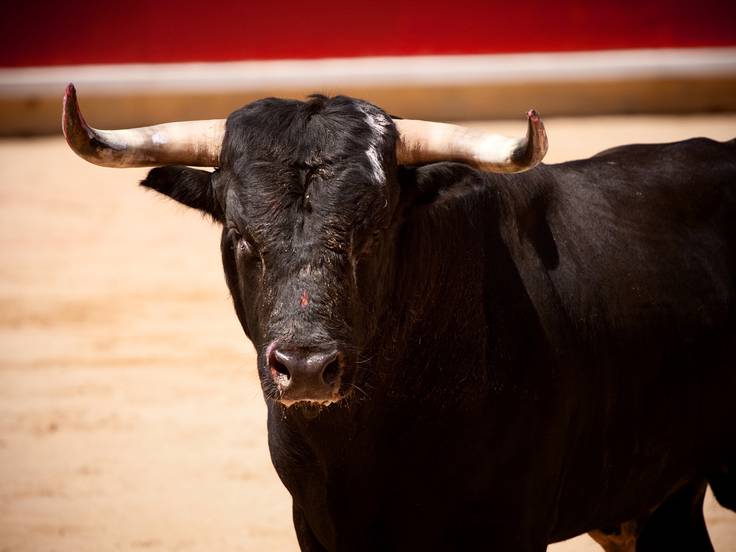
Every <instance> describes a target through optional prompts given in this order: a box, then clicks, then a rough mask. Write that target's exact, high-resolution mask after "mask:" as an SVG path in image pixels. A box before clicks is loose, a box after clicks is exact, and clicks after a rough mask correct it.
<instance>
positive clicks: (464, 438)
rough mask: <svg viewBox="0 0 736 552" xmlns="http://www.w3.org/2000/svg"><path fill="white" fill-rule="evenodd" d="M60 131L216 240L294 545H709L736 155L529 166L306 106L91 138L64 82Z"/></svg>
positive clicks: (733, 386)
mask: <svg viewBox="0 0 736 552" xmlns="http://www.w3.org/2000/svg"><path fill="white" fill-rule="evenodd" d="M63 117H64V118H63V126H64V131H65V135H66V138H67V141H68V142H69V144H70V145H71V147H72V149H74V150H75V151H76V152H77V153H78V154H80V155H81V156H82V157H84V158H85V159H87V160H88V161H91V162H93V163H97V164H100V165H104V166H115V167H128V166H158V165H164V166H159V167H158V168H154V169H153V170H151V171H150V172H149V173H148V176H147V177H146V179H145V180H143V182H142V183H141V184H142V185H143V186H145V187H146V188H151V189H153V190H156V191H158V192H161V193H162V194H165V195H167V196H169V197H171V198H173V199H175V200H176V201H178V202H181V203H183V204H185V205H187V206H189V207H193V208H195V209H197V210H199V211H201V212H203V213H206V214H207V215H209V216H210V217H212V219H214V220H215V221H217V222H218V223H219V224H221V225H222V239H221V250H222V260H223V266H224V271H225V277H226V281H227V285H228V288H229V290H230V293H231V295H232V299H233V304H234V307H235V312H236V314H237V316H238V319H239V320H240V323H241V325H242V327H243V330H244V331H245V334H246V335H247V336H248V337H249V338H250V340H251V341H252V342H253V345H254V347H255V349H256V351H257V353H258V373H259V377H260V380H261V383H262V388H263V393H264V397H265V400H266V404H267V407H268V443H269V448H270V452H271V458H272V461H273V464H274V466H275V468H276V471H277V473H278V475H279V477H280V478H281V480H282V481H283V483H284V485H285V486H286V487H287V489H288V490H289V492H290V493H291V496H292V497H293V521H294V526H295V529H296V533H297V537H298V541H299V544H300V546H301V548H302V550H307V551H325V550H329V551H336V550H347V551H362V550H470V549H479V548H482V549H489V550H503V551H506V550H514V551H527V552H531V551H542V550H545V549H546V547H547V545H548V543H551V542H555V541H559V540H563V539H567V538H570V537H573V536H575V535H578V534H580V533H583V532H590V534H591V535H592V536H593V537H594V538H595V539H596V540H597V541H598V542H599V543H600V544H601V545H602V546H603V547H604V548H605V549H606V550H637V551H647V550H666V549H670V550H675V549H687V550H712V546H711V544H710V541H709V538H708V533H707V530H706V527H705V523H704V519H703V514H702V502H703V496H704V492H705V488H706V485H707V484H708V483H710V485H711V486H712V488H713V491H714V494H715V496H716V498H717V499H718V501H719V502H720V503H721V504H722V505H723V506H725V507H727V508H730V509H731V510H736V401H735V400H734V396H736V395H735V393H736V369H735V366H734V364H735V361H736V140H731V141H729V142H725V143H718V142H715V141H712V140H708V139H705V138H697V139H692V140H687V141H684V142H677V143H671V144H650V145H627V146H622V147H618V148H614V149H610V150H606V151H604V152H601V153H599V154H597V155H595V156H593V157H591V158H589V159H583V160H578V161H571V162H567V163H561V164H556V165H544V164H539V162H540V160H541V158H542V157H543V156H544V153H545V151H546V146H547V143H546V135H545V132H544V127H543V125H542V122H541V120H540V119H539V117H538V115H537V114H536V113H535V112H530V113H529V117H528V129H527V134H526V136H524V137H522V138H520V139H512V138H506V137H503V136H496V135H489V134H486V133H483V132H478V131H472V130H469V129H466V128H462V127H458V126H452V125H443V124H439V123H431V122H426V121H408V120H402V119H398V118H392V117H390V116H389V115H387V114H386V113H385V112H383V111H382V110H381V109H379V108H378V107H376V106H374V105H371V104H370V103H367V102H364V101H360V100H356V99H352V98H347V97H333V98H328V97H324V96H312V97H310V98H309V99H307V100H306V101H296V100H281V99H273V98H269V99H264V100H260V101H256V102H254V103H251V104H249V105H247V106H245V107H243V108H242V109H239V110H237V111H235V112H234V113H232V114H231V115H230V116H229V117H228V119H227V120H226V121H222V120H214V121H197V122H182V123H169V124H165V125H159V126H155V127H146V128H140V129H128V130H116V131H101V130H96V129H93V128H91V127H89V126H88V125H87V124H86V123H85V121H84V119H83V117H82V116H81V113H80V111H79V107H78V104H77V100H76V95H75V92H74V89H73V87H71V86H70V87H69V88H68V89H67V93H66V95H65V102H64V116H63ZM185 165H187V166H185ZM192 166H205V167H207V166H210V167H217V168H216V169H215V170H214V171H213V172H209V171H204V170H200V169H195V168H191V167H192ZM532 168H533V170H528V169H532Z"/></svg>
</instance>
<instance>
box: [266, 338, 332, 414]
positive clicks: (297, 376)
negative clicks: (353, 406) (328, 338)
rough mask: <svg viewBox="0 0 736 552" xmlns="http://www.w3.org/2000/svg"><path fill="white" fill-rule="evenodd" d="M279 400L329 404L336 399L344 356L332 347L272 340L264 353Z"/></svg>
mask: <svg viewBox="0 0 736 552" xmlns="http://www.w3.org/2000/svg"><path fill="white" fill-rule="evenodd" d="M266 362H267V363H268V369H269V373H270V375H271V378H272V379H273V382H274V384H275V385H276V388H277V389H278V391H279V395H278V397H276V398H277V399H278V400H279V401H280V402H281V403H283V404H285V405H291V404H293V403H297V402H302V401H306V402H316V403H323V404H329V403H332V402H336V401H338V400H340V399H341V398H342V397H341V396H340V385H341V380H342V375H343V373H344V356H343V354H342V353H341V352H340V351H339V350H338V349H337V348H336V347H327V348H319V349H316V348H304V347H289V346H282V345H277V344H272V345H271V346H270V347H269V348H268V351H267V354H266Z"/></svg>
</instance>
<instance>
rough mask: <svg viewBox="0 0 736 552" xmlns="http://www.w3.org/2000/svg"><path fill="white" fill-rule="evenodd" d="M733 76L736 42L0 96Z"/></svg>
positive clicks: (138, 68)
mask: <svg viewBox="0 0 736 552" xmlns="http://www.w3.org/2000/svg"><path fill="white" fill-rule="evenodd" d="M732 75H736V47H735V48H690V49H656V50H654V49H653V50H609V51H596V52H564V53H533V54H493V55H458V56H405V57H404V56H402V57H365V58H334V59H317V60H278V61H238V62H216V63H165V64H119V65H75V66H59V67H31V68H10V69H0V97H24V96H48V95H59V94H60V90H63V87H64V86H65V85H66V84H67V83H68V82H74V83H75V84H76V85H77V87H78V88H79V89H80V92H81V93H83V94H84V95H85V96H89V95H91V94H129V93H135V92H143V93H157V92H159V93H165V92H217V91H221V92H228V91H238V90H239V91H248V90H268V89H290V88H295V89H324V88H336V87H341V86H364V87H369V88H376V87H393V86H406V85H410V86H412V85H413V86H438V85H474V84H477V85H487V84H502V83H516V82H518V83H534V82H576V81H582V82H586V81H611V80H643V79H652V78H684V77H685V78H686V77H689V78H698V77H700V78H703V77H713V76H716V77H717V76H732Z"/></svg>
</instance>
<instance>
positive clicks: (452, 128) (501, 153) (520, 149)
mask: <svg viewBox="0 0 736 552" xmlns="http://www.w3.org/2000/svg"><path fill="white" fill-rule="evenodd" d="M527 116H528V118H529V126H528V128H527V132H526V136H525V137H523V138H508V137H506V136H502V135H500V134H491V133H488V132H482V131H480V130H474V129H471V128H467V127H461V126H457V125H448V124H445V123H432V122H428V121H413V120H409V119H399V120H396V121H394V122H395V123H396V127H397V128H398V130H399V135H400V139H399V143H398V144H397V150H396V158H397V161H398V163H399V164H400V165H423V164H426V163H432V162H435V161H460V162H463V163H467V164H469V165H472V166H474V167H476V168H478V169H481V170H484V171H490V172H505V173H512V172H521V171H526V170H529V169H531V168H532V167H534V166H536V165H537V164H538V163H539V162H540V161H541V160H542V158H543V157H544V155H545V154H546V153H547V134H546V133H545V132H544V123H542V119H541V118H540V117H539V114H538V113H537V112H536V111H534V110H531V111H529V113H527Z"/></svg>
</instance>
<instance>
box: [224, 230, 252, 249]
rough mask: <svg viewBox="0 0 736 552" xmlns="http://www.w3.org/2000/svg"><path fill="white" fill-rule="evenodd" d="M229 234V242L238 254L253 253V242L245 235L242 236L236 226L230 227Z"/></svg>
mask: <svg viewBox="0 0 736 552" xmlns="http://www.w3.org/2000/svg"><path fill="white" fill-rule="evenodd" d="M229 234H230V244H231V247H232V248H233V250H234V251H235V252H237V253H238V254H240V255H253V253H254V249H255V248H254V247H253V244H252V243H251V241H250V240H249V239H248V238H247V237H246V236H243V234H241V233H240V231H239V230H238V229H237V228H230V229H229Z"/></svg>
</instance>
